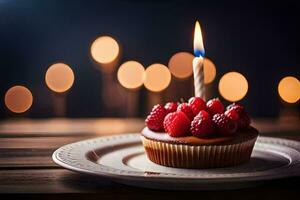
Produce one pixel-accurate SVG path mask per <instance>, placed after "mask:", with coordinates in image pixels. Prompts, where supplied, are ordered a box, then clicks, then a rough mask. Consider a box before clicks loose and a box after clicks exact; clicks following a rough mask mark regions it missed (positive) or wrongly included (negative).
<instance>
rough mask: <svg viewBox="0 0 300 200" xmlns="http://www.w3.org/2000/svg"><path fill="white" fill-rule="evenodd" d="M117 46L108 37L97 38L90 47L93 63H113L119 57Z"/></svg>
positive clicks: (115, 42) (114, 41)
mask: <svg viewBox="0 0 300 200" xmlns="http://www.w3.org/2000/svg"><path fill="white" fill-rule="evenodd" d="M119 50H120V48H119V44H118V43H117V41H116V40H115V39H113V38H112V37H109V36H102V37H99V38H97V39H96V40H95V41H94V42H93V44H92V46H91V54H92V57H93V59H94V60H95V61H97V62H98V63H101V64H108V63H110V62H112V61H114V60H115V59H116V58H117V57H118V55H119Z"/></svg>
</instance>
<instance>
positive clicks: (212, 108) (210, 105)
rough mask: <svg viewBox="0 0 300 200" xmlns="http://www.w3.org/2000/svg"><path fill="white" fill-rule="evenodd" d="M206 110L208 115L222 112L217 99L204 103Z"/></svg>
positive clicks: (222, 107)
mask: <svg viewBox="0 0 300 200" xmlns="http://www.w3.org/2000/svg"><path fill="white" fill-rule="evenodd" d="M206 107H207V110H208V111H209V112H210V114H212V115H214V114H217V113H219V114H221V113H223V112H224V106H223V104H222V102H221V101H220V100H219V99H211V100H209V101H208V102H207V103H206Z"/></svg>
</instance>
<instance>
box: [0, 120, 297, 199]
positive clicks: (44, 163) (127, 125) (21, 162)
mask: <svg viewBox="0 0 300 200" xmlns="http://www.w3.org/2000/svg"><path fill="white" fill-rule="evenodd" d="M254 124H255V126H256V127H258V129H259V130H260V131H261V132H262V134H264V135H272V136H274V135H275V136H281V137H282V136H284V137H289V138H292V139H297V140H300V123H299V121H297V122H293V123H286V122H283V123H282V122H279V121H275V120H270V119H264V120H255V121H254ZM143 126H144V122H143V120H141V119H47V120H30V119H18V120H5V121H0V193H1V194H0V197H1V196H4V195H13V196H18V195H20V193H22V197H23V196H24V195H26V197H31V198H37V199H39V198H43V199H56V200H57V199H115V198H122V199H124V198H125V199H127V198H128V199H129V198H130V199H143V198H145V199H150V198H151V199H153V198H154V199H155V198H162V197H163V198H164V199H175V198H180V197H181V198H186V197H189V196H194V195H196V196H198V198H201V199H203V198H209V199H238V198H239V199H241V198H242V199H243V200H244V199H253V198H257V197H263V198H271V197H272V199H274V198H275V199H283V198H284V199H288V198H291V197H292V196H294V195H299V194H300V193H299V189H298V188H299V185H300V178H299V177H294V178H289V179H284V180H278V181H272V182H268V183H266V184H264V185H262V186H259V187H254V188H249V189H240V190H231V191H199V192H195V191H194V192H191V191H162V190H152V189H141V188H135V187H129V186H124V185H120V184H117V183H113V182H111V181H110V180H107V179H104V178H99V177H93V176H87V175H81V174H77V173H74V172H71V171H68V170H65V169H63V168H61V167H59V166H57V165H56V164H54V163H53V161H52V159H51V155H52V152H53V151H54V150H55V149H57V148H58V147H60V146H62V145H64V144H67V143H71V142H75V141H79V140H83V139H88V138H93V137H99V136H103V135H113V134H122V133H128V132H139V131H140V130H141V129H142V128H143ZM1 199H3V198H1Z"/></svg>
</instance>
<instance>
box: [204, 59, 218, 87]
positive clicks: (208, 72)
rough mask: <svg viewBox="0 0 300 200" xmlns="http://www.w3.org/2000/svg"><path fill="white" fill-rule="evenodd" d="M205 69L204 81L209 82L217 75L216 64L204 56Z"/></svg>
mask: <svg viewBox="0 0 300 200" xmlns="http://www.w3.org/2000/svg"><path fill="white" fill-rule="evenodd" d="M203 66H204V68H203V70H204V83H205V84H208V83H211V82H213V80H214V79H215V77H216V73H217V72H216V66H215V64H214V63H213V62H212V61H211V60H210V59H208V58H204V63H203Z"/></svg>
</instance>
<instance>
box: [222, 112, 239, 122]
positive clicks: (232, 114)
mask: <svg viewBox="0 0 300 200" xmlns="http://www.w3.org/2000/svg"><path fill="white" fill-rule="evenodd" d="M224 114H225V115H226V117H228V118H229V119H231V120H233V121H237V120H238V119H239V114H238V113H237V112H236V111H235V110H226V111H225V113H224Z"/></svg>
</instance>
